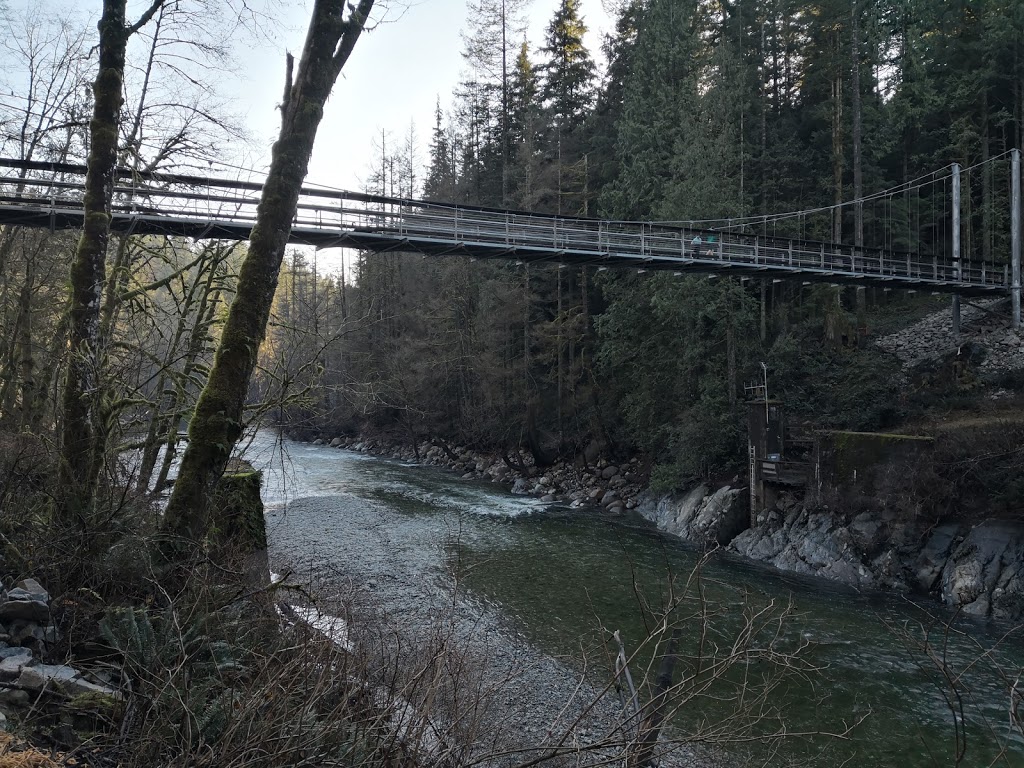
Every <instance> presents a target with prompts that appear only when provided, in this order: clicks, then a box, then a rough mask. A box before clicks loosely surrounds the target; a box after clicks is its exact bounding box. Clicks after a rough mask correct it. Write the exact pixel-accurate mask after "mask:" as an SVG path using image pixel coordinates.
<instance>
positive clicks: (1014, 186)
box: [1010, 149, 1020, 330]
mask: <svg viewBox="0 0 1024 768" xmlns="http://www.w3.org/2000/svg"><path fill="white" fill-rule="evenodd" d="M1010 157H1011V158H1012V162H1011V168H1010V281H1011V282H1010V301H1011V302H1012V308H1011V310H1010V311H1011V313H1012V314H1011V315H1010V321H1011V323H1012V325H1013V329H1014V330H1019V329H1020V150H1019V149H1015V150H1013V151H1012V152H1011V153H1010Z"/></svg>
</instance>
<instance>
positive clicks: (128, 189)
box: [0, 158, 1019, 296]
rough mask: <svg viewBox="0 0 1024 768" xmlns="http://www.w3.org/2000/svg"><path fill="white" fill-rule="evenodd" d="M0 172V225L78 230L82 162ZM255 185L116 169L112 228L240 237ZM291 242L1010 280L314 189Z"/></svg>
mask: <svg viewBox="0 0 1024 768" xmlns="http://www.w3.org/2000/svg"><path fill="white" fill-rule="evenodd" d="M0 169H7V170H6V171H5V172H4V173H3V174H2V175H0V224H8V225H17V226H26V227H42V228H48V229H50V230H58V229H75V228H79V227H81V225H82V196H83V194H84V181H85V172H86V168H85V166H82V165H73V164H66V163H47V162H37V161H21V160H10V159H2V158H0ZM261 189H262V184H261V183H256V182H247V181H234V180H229V179H224V178H206V177H201V176H190V175H180V174H172V173H137V172H133V171H130V170H119V171H118V173H117V177H116V181H115V186H114V196H113V219H112V222H111V227H112V229H113V230H114V231H116V232H119V233H122V234H139V235H141V234H160V235H177V236H182V237H190V238H199V239H204V238H211V239H224V240H246V239H248V238H249V235H250V232H251V231H252V227H253V225H254V223H255V221H256V211H257V207H258V204H259V199H260V191H261ZM289 242H291V243H294V244H301V245H311V246H316V247H318V248H333V247H343V248H357V249H360V250H364V251H374V252H378V253H380V252H388V251H412V252H418V253H422V254H425V255H429V256H441V255H449V254H457V255H463V256H470V257H473V258H480V259H510V260H514V261H520V262H524V263H535V262H548V263H551V262H553V263H558V264H565V265H573V266H593V267H597V268H599V269H600V268H625V269H634V270H652V271H653V270H659V271H669V272H673V273H676V274H685V273H696V274H706V275H726V276H738V277H750V278H760V279H776V280H799V281H802V282H804V283H812V282H818V283H837V284H838V283H843V284H852V285H866V286H878V287H882V288H892V289H903V290H928V291H942V292H947V293H956V294H962V295H965V296H999V295H1003V294H1007V293H1009V292H1010V290H1011V286H1012V277H1011V274H1010V270H1009V268H1008V267H1007V266H1006V265H1001V266H998V267H996V266H993V265H992V264H985V263H975V262H971V263H963V264H959V263H957V262H955V261H954V260H953V259H951V258H949V257H943V256H934V255H933V256H922V255H920V254H912V253H908V252H901V251H896V250H881V249H867V248H860V249H858V248H854V247H853V246H850V245H844V244H839V243H823V242H814V241H809V240H791V239H783V238H772V237H764V236H755V235H746V234H737V233H732V232H718V231H712V230H701V229H695V228H689V227H684V226H670V225H664V224H656V223H648V222H623V221H606V220H600V219H592V218H579V217H568V216H554V215H547V214H537V213H529V212H520V211H506V210H498V209H493V208H484V207H479V206H469V205H455V204H446V203H432V202H426V201H423V200H410V199H402V198H396V197H384V196H379V195H368V194H362V193H358V192H345V191H338V190H327V189H316V188H311V187H304V188H303V190H302V194H301V196H300V198H299V205H298V210H297V212H296V215H295V220H294V222H293V225H292V230H291V235H290V238H289ZM1018 284H1019V283H1018Z"/></svg>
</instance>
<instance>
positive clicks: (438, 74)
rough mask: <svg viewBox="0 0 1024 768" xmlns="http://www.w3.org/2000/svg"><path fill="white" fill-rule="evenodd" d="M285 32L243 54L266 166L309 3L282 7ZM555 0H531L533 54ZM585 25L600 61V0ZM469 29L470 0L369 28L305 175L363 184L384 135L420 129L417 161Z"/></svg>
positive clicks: (394, 16) (447, 0)
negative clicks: (288, 61)
mask: <svg viewBox="0 0 1024 768" xmlns="http://www.w3.org/2000/svg"><path fill="white" fill-rule="evenodd" d="M286 5H287V6H288V7H289V8H290V10H289V11H288V12H287V18H286V19H285V25H286V27H287V28H286V29H284V30H282V31H281V33H280V34H279V35H277V40H276V43H274V44H268V45H267V46H266V47H262V48H259V49H252V48H250V49H249V50H242V51H239V52H238V59H239V63H240V65H241V70H242V76H241V80H240V83H239V88H240V90H239V94H238V95H239V101H238V103H239V108H240V110H241V113H242V115H243V118H244V122H245V124H246V125H247V126H248V128H249V130H250V131H252V133H253V134H254V137H255V139H256V149H257V152H258V155H257V156H258V157H260V158H261V159H262V162H263V163H266V162H267V160H268V159H269V150H270V146H271V144H272V142H273V138H274V136H276V133H277V129H278V127H279V122H278V120H279V113H278V112H277V110H276V109H275V107H276V105H277V104H278V103H279V101H280V98H281V91H282V88H283V83H284V52H285V50H286V49H287V50H289V51H291V52H292V53H293V54H295V56H296V58H297V57H298V54H299V53H300V51H301V48H302V42H303V39H304V36H305V25H306V22H307V21H308V14H309V7H310V3H308V2H307V3H286ZM557 5H558V0H532V3H531V5H530V7H529V11H528V13H529V30H528V38H529V40H530V47H531V50H535V49H536V48H537V47H539V45H540V44H541V43H542V41H543V36H544V30H545V28H546V27H547V25H548V23H549V22H550V20H551V17H552V16H553V15H554V12H555V8H556V7H557ZM581 7H582V10H583V17H584V20H585V21H586V23H587V26H588V28H589V38H588V40H587V43H588V46H589V48H590V50H591V53H592V55H594V57H595V58H596V59H599V58H600V45H601V41H602V39H603V35H604V34H605V33H607V32H609V31H610V30H611V28H612V26H613V23H614V22H613V21H612V20H611V19H610V17H609V15H608V14H607V13H606V12H605V10H604V9H603V7H602V0H582V3H581ZM465 25H466V7H465V0H418V1H415V2H413V3H412V4H410V5H407V6H406V7H405V8H404V9H396V8H392V9H391V10H389V11H388V14H387V16H386V18H385V20H384V22H383V23H381V24H379V25H378V26H377V27H376V28H375V29H374V30H373V31H372V32H370V33H369V34H364V35H363V36H362V37H361V38H360V40H359V42H358V44H357V45H356V48H355V51H354V52H353V53H352V56H351V58H350V59H349V61H348V64H347V65H346V66H345V69H344V71H343V72H342V75H341V78H340V79H339V81H338V83H337V85H336V86H335V88H334V92H333V93H332V95H331V98H330V101H329V102H328V104H327V109H326V111H325V115H324V120H323V122H322V123H321V125H320V130H319V133H318V134H317V140H316V147H315V149H314V153H313V159H312V161H311V163H310V172H309V176H308V178H307V181H309V182H311V183H317V184H324V185H327V186H332V187H338V188H343V189H353V188H354V189H359V188H361V187H362V182H363V180H364V179H366V178H367V177H368V176H369V173H370V163H371V159H370V158H371V157H376V151H375V149H374V146H375V144H376V145H377V146H379V144H380V141H381V131H385V132H387V133H388V134H390V136H388V137H387V141H389V142H391V141H393V142H394V146H396V147H397V146H398V145H399V143H400V142H401V141H402V140H403V139H404V137H405V136H406V135H408V131H409V127H410V123H413V124H414V125H415V131H416V136H417V139H418V142H419V146H420V160H421V162H426V147H427V144H428V141H429V137H430V130H431V128H432V127H433V124H434V110H435V105H436V103H437V99H438V98H439V97H440V100H441V106H442V108H443V109H447V108H448V107H449V106H450V105H451V103H452V100H453V99H452V93H453V91H454V89H455V87H456V85H457V83H458V82H459V80H460V73H462V72H463V71H464V64H463V60H462V39H461V37H460V32H461V31H462V30H463V29H464V28H465Z"/></svg>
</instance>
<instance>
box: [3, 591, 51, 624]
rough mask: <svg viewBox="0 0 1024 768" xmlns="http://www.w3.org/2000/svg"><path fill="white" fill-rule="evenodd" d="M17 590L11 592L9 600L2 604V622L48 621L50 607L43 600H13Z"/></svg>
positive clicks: (8, 596)
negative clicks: (12, 597)
mask: <svg viewBox="0 0 1024 768" xmlns="http://www.w3.org/2000/svg"><path fill="white" fill-rule="evenodd" d="M16 591H17V590H13V589H12V590H11V592H9V593H8V595H7V598H8V599H7V600H6V601H4V602H3V603H0V620H2V621H5V622H6V621H17V620H20V621H48V620H49V618H50V606H49V605H47V604H46V603H44V602H43V601H41V600H22V599H11V595H12V594H13V593H15V592H16Z"/></svg>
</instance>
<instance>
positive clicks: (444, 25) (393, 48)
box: [0, 0, 619, 268]
mask: <svg viewBox="0 0 1024 768" xmlns="http://www.w3.org/2000/svg"><path fill="white" fill-rule="evenodd" d="M206 1H207V2H213V3H219V2H223V0H206ZM239 1H240V0H239ZM184 2H185V3H189V2H195V3H196V4H197V5H196V7H199V6H198V3H199V2H200V0H184ZM527 2H528V3H529V5H528V7H527V23H528V29H527V38H528V41H529V44H530V50H531V51H536V50H537V49H538V48H539V47H540V46H541V45H542V44H543V39H544V32H545V29H546V28H547V26H548V24H549V23H550V21H551V18H552V17H553V15H554V12H555V9H556V8H557V6H558V4H559V2H560V0H527ZM617 2H619V0H581V3H580V5H581V10H582V16H583V19H584V21H585V23H586V24H587V27H588V30H589V31H588V35H587V38H586V42H587V45H588V47H589V49H590V51H591V55H592V56H593V57H594V58H595V60H596V61H597V62H598V64H599V66H600V64H601V61H602V57H601V44H602V41H603V39H604V36H605V35H606V34H607V33H609V32H610V31H611V30H612V28H613V26H614V21H613V20H612V18H611V16H610V14H609V12H608V11H606V10H605V7H606V6H607V7H608V8H611V7H613V6H614V5H615V4H617ZM245 3H246V5H247V6H248V7H252V8H257V9H271V11H270V12H271V13H272V15H273V17H274V23H270V24H265V25H263V26H262V28H261V32H260V34H258V35H249V34H244V35H238V36H237V38H238V40H239V42H238V43H237V44H236V45H235V50H234V59H235V71H236V74H223V76H221V80H220V81H219V86H218V96H220V97H221V98H223V99H224V101H225V102H227V105H226V106H227V107H228V109H229V110H230V111H231V112H232V113H234V114H235V115H237V117H238V118H239V122H240V123H241V124H242V125H243V126H244V128H245V129H246V131H247V133H248V134H249V136H250V139H251V141H250V142H249V144H248V145H245V146H238V147H236V148H235V151H234V152H229V153H227V155H230V156H226V157H225V161H226V162H228V163H233V164H238V165H242V166H245V167H246V168H252V169H254V170H255V171H257V172H259V173H262V172H264V171H265V170H266V168H267V167H268V165H269V160H270V148H271V146H272V144H273V141H274V139H275V138H276V136H277V132H278V129H279V127H280V112H279V111H278V108H277V107H278V104H279V103H280V101H281V94H282V91H283V87H284V74H285V52H286V51H288V52H291V53H292V54H293V55H294V56H295V57H296V59H298V57H299V56H300V54H301V51H302V44H303V41H304V39H305V34H306V25H307V23H308V21H309V14H310V9H311V7H312V0H245ZM4 4H5V3H4V0H0V7H2V6H3V5H4ZM149 4H150V0H129V2H128V13H129V17H130V18H132V19H134V18H138V16H139V14H140V13H141V11H142V10H143V9H144V8H145V7H147V6H148V5H149ZM6 5H7V6H8V8H9V9H10V10H11V11H12V12H13V14H14V15H15V16H28V15H30V14H31V13H35V14H41V15H42V16H43V17H44V18H45V17H49V18H51V19H59V20H68V21H69V22H70V23H71V25H72V26H73V27H75V28H77V29H81V28H88V29H90V30H94V29H95V21H96V19H98V18H99V15H100V11H101V6H102V3H101V0H7V2H6ZM377 5H378V7H377V9H375V15H377V16H382V18H381V19H379V23H378V24H376V26H375V27H374V28H373V29H372V30H371V31H368V32H366V33H364V34H363V35H362V36H361V37H360V39H359V42H358V43H357V45H356V47H355V50H354V51H353V53H352V55H351V57H350V58H349V61H348V63H347V64H346V66H345V68H344V70H343V71H342V73H341V77H340V78H339V80H338V83H337V84H336V85H335V87H334V90H333V93H332V95H331V98H330V99H329V101H328V103H327V106H326V109H325V113H324V119H323V121H322V122H321V125H320V129H319V132H318V134H317V140H316V145H315V148H314V152H313V157H312V159H311V162H310V167H309V175H308V176H307V179H306V181H307V183H310V184H318V185H324V186H328V187H333V188H338V189H349V190H360V189H362V188H363V186H364V181H365V180H366V179H367V178H368V177H369V176H370V174H371V172H372V170H371V164H372V159H375V158H376V157H378V156H379V153H380V149H379V147H380V144H381V140H382V132H384V133H385V136H386V138H385V141H386V143H387V144H388V145H389V146H392V147H395V148H397V147H399V146H400V145H401V144H402V142H403V141H404V139H405V137H407V136H408V134H409V130H410V126H414V130H415V135H416V138H417V144H418V147H419V151H418V155H419V157H418V159H419V161H420V165H421V167H422V166H423V165H425V163H426V161H427V146H428V143H429V138H430V132H431V129H432V127H433V125H434V114H435V107H436V104H437V102H438V99H440V103H441V107H442V109H445V110H447V109H449V108H450V107H451V106H452V104H453V101H454V99H453V92H454V91H455V89H456V87H457V85H458V83H459V82H460V80H461V79H463V76H464V74H465V71H466V67H465V65H464V62H463V58H462V49H463V41H462V37H461V33H462V32H463V30H464V29H465V27H466V23H467V19H466V15H467V10H466V0H377ZM234 7H237V6H234ZM382 11H383V13H382ZM23 28H24V27H23V26H20V27H19V26H18V25H17V24H15V25H14V29H16V30H17V29H23ZM214 36H216V35H214ZM13 42H15V43H17V41H13ZM129 53H130V55H131V54H132V53H133V52H132V51H130V52H129ZM136 55H137V54H136ZM535 59H536V57H535ZM139 63H140V62H135V64H136V65H138V64H139ZM0 66H2V61H0ZM94 66H95V59H94V58H93V59H92V60H91V61H90V62H89V63H88V64H87V67H89V72H88V77H89V79H90V80H91V78H92V76H93V73H92V70H91V68H92V67H94ZM9 87H10V88H11V92H10V93H9V94H8V93H6V92H3V93H0V96H3V97H4V98H6V99H7V101H9V102H10V103H11V104H14V105H15V106H16V107H17V106H23V103H24V102H23V101H18V100H17V98H18V94H17V91H18V90H19V89H18V86H17V83H10V84H9ZM210 173H211V175H226V176H232V177H235V176H241V177H247V178H254V175H251V174H247V173H244V172H241V171H239V170H237V169H233V168H225V169H218V168H216V167H212V168H211V169H210ZM336 260H337V255H332V256H330V258H329V261H332V262H333V261H336ZM334 267H336V265H332V268H334Z"/></svg>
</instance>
